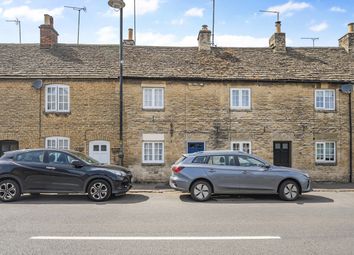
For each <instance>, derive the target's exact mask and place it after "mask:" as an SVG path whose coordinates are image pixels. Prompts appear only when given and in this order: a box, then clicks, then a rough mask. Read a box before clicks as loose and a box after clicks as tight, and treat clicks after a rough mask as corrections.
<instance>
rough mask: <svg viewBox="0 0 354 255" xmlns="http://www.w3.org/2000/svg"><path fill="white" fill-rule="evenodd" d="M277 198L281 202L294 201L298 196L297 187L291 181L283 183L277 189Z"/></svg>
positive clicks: (298, 190) (298, 189)
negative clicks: (278, 197)
mask: <svg viewBox="0 0 354 255" xmlns="http://www.w3.org/2000/svg"><path fill="white" fill-rule="evenodd" d="M279 196H280V198H281V199H282V200H286V201H294V200H296V199H298V198H299V196H300V188H299V185H298V184H297V183H296V182H294V181H291V180H287V181H284V182H283V183H282V184H281V185H280V187H279Z"/></svg>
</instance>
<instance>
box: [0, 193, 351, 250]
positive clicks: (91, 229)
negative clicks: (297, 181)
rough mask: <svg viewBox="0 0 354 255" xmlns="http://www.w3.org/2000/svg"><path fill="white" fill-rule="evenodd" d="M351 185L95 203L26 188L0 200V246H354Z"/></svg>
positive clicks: (143, 196) (148, 196)
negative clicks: (288, 194)
mask: <svg viewBox="0 0 354 255" xmlns="http://www.w3.org/2000/svg"><path fill="white" fill-rule="evenodd" d="M353 201H354V193H353V192H311V193H307V194H304V195H303V196H301V197H300V198H299V200H297V201H294V202H284V201H281V200H280V199H279V198H278V197H277V196H240V195H236V196H214V197H213V198H212V200H210V201H207V202H204V203H198V202H194V201H193V200H192V199H191V198H190V196H189V195H188V194H183V193H180V192H161V193H132V192H129V193H127V194H126V195H125V196H120V197H114V198H112V199H111V200H109V201H106V202H104V203H94V202H92V201H89V200H88V199H87V197H86V196H80V195H72V196H69V195H60V196H53V195H40V196H30V195H25V196H23V197H21V199H20V200H19V201H17V202H12V203H0V212H1V217H0V225H1V238H0V254H1V255H7V254H11V255H17V254H26V255H27V254H29V255H31V254H35V255H42V254H43V255H56V254H58V255H59V254H60V255H66V254H70V255H71V254H75V255H81V254H84V255H90V254H122V255H125V254H127V255H144V254H147V255H149V254H151V255H160V254H164V255H179V254H181V255H186V254H203V255H209V254H210V255H219V254H220V255H228V254H247V255H252V254H262V255H263V254H264V255H268V254H269V255H273V254H287V255H293V254H294V255H295V254H296V255H298V254H319V255H327V254H328V255H331V254H341V255H353V254H354V242H353V240H354V221H353V215H354V202H353Z"/></svg>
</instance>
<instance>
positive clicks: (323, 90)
mask: <svg viewBox="0 0 354 255" xmlns="http://www.w3.org/2000/svg"><path fill="white" fill-rule="evenodd" d="M320 92H322V93H323V95H322V100H323V106H317V97H318V94H319V93H320ZM326 92H333V108H330V107H326V96H325V94H326ZM315 109H316V110H322V111H323V110H324V111H335V110H336V91H335V90H334V89H316V90H315Z"/></svg>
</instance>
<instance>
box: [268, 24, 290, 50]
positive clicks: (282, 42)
mask: <svg viewBox="0 0 354 255" xmlns="http://www.w3.org/2000/svg"><path fill="white" fill-rule="evenodd" d="M269 47H270V48H272V49H273V51H274V52H282V53H285V52H286V39H285V33H282V32H281V22H280V21H277V22H275V33H274V34H273V35H272V37H271V38H270V39H269Z"/></svg>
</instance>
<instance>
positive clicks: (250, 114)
mask: <svg viewBox="0 0 354 255" xmlns="http://www.w3.org/2000/svg"><path fill="white" fill-rule="evenodd" d="M142 84H151V85H152V86H157V87H160V86H161V87H164V88H165V107H164V109H163V110H159V111H151V110H143V109H142V108H143V107H142V102H143V98H142V89H143V87H142ZM154 84H155V85H154ZM125 88H126V89H125V93H126V94H125V105H126V108H125V130H126V132H125V155H126V158H125V163H126V165H127V166H129V167H130V168H131V169H132V170H133V172H134V175H135V176H136V178H137V179H138V180H145V181H157V180H158V181H161V180H166V179H167V177H168V176H169V174H170V166H171V164H173V162H175V161H176V160H177V159H178V158H179V157H180V156H181V155H182V154H183V153H186V150H187V142H188V141H203V142H205V144H206V149H207V150H214V149H227V150H229V149H231V142H232V141H251V143H252V152H253V153H255V154H257V155H259V156H261V157H263V158H265V159H267V160H268V161H269V162H273V141H291V143H292V154H291V158H292V166H293V167H296V168H300V169H306V170H308V171H309V172H310V174H311V176H312V177H313V179H314V180H317V181H342V182H345V181H347V180H348V172H349V155H348V152H349V150H348V148H349V147H348V146H349V141H348V139H349V127H348V123H349V121H348V95H345V94H342V93H341V92H339V87H338V85H333V84H325V83H322V84H321V83H318V84H306V83H300V84H299V83H287V84H282V83H262V82H259V83H254V82H234V83H224V82H219V83H218V82H199V83H197V82H195V83H191V82H171V81H170V82H168V81H167V82H148V81H144V82H143V83H142V82H141V81H129V82H127V84H126V87H125ZM231 88H250V89H251V94H252V99H251V100H252V103H251V110H241V111H239V110H231V109H230V89H231ZM319 88H322V89H324V88H329V89H335V90H336V110H335V111H316V110H315V108H314V93H315V89H319ZM145 133H148V134H160V133H161V134H164V135H165V139H164V145H165V163H164V164H157V165H144V164H142V160H141V158H142V142H143V141H142V137H143V134H145ZM316 141H335V142H336V147H337V148H336V149H337V150H336V151H337V155H336V157H337V161H336V163H334V164H317V163H315V142H316Z"/></svg>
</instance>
